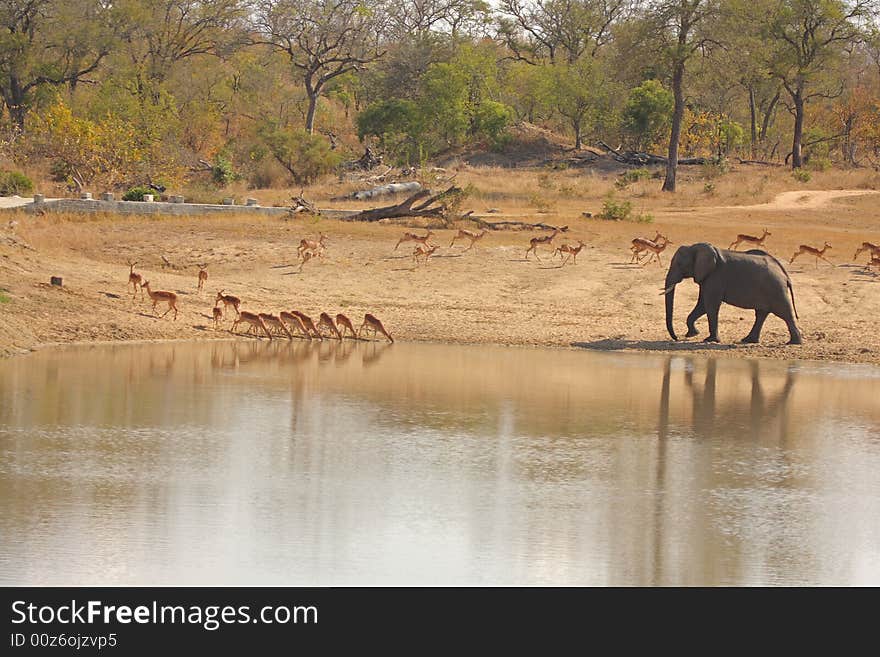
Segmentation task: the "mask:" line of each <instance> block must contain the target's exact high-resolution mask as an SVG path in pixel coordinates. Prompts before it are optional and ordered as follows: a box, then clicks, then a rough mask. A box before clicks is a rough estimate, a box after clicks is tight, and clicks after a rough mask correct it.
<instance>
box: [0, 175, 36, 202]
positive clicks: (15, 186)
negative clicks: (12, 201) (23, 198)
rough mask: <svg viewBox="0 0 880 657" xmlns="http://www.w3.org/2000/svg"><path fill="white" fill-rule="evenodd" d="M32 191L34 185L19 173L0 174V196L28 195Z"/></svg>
mask: <svg viewBox="0 0 880 657" xmlns="http://www.w3.org/2000/svg"><path fill="white" fill-rule="evenodd" d="M33 191H34V183H33V182H32V181H31V179H30V178H28V177H27V176H26V175H24V174H23V173H21V172H20V171H2V172H0V196H12V195H13V194H18V195H22V194H30V193H31V192H33Z"/></svg>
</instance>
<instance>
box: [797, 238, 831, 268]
mask: <svg viewBox="0 0 880 657" xmlns="http://www.w3.org/2000/svg"><path fill="white" fill-rule="evenodd" d="M830 248H832V247H831V245H830V244H829V243H828V242H825V246H823V247H822V248H821V249H817V248H816V247H815V246H809V245H807V244H801V245H800V246H799V247H798V250H797V251H795V252H794V255H793V256H791V260H789V261H788V264H791V263H793V262H794V259H795V258H797V257H798V256H799V255H801V254H803V253H809V254H810V255H812V256H816V267H818V266H819V258H822V260H824V261H825V262H827V263H828V264H829V265H831V266H832V267H833V266H834V263H833V262H831V261H830V260H829V259H828V258H826V257H825V252H826V251H827V250H828V249H830Z"/></svg>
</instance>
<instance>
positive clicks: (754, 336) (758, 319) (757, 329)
mask: <svg viewBox="0 0 880 657" xmlns="http://www.w3.org/2000/svg"><path fill="white" fill-rule="evenodd" d="M769 314H770V313H768V312H767V311H766V310H757V309H756V310H755V324H754V326H752V330H751V331H749V334H748V335H747V336H746V337H744V338H743V339H742V340H741V342H743V343H744V344H757V342H758V340H760V338H761V329H762V328H763V326H764V320H766V319H767V315H769Z"/></svg>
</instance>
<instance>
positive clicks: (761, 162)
mask: <svg viewBox="0 0 880 657" xmlns="http://www.w3.org/2000/svg"><path fill="white" fill-rule="evenodd" d="M736 159H737V161H738V162H739V163H740V164H757V165H760V166H765V167H781V166H783V165H782V164H781V163H779V162H767V161H765V160H743V159H742V158H739V157H738V158H736Z"/></svg>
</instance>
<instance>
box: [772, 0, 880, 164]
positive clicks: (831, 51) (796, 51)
mask: <svg viewBox="0 0 880 657" xmlns="http://www.w3.org/2000/svg"><path fill="white" fill-rule="evenodd" d="M770 10H771V13H770V15H769V19H768V16H767V13H766V12H764V13H762V15H761V17H760V19H758V17H756V23H757V24H758V25H761V26H762V31H761V34H763V35H764V36H765V37H766V38H769V39H771V40H772V44H773V45H772V48H771V54H770V61H769V67H770V73H771V75H772V76H773V77H774V78H776V79H778V80H779V81H781V82H782V86H783V88H784V89H785V91H786V93H787V94H788V96H789V98H790V99H791V105H790V111H791V113H792V114H793V115H794V131H793V135H792V147H791V166H792V168H793V169H797V168H800V167H801V166H803V152H802V150H803V135H804V119H805V116H806V104H807V102H809V100H810V99H812V98H832V97H835V96H839V95H840V94H841V93H842V91H843V87H842V86H841V85H840V84H839V82H835V83H833V84H830V85H829V84H827V83H826V84H822V82H821V77H822V75H823V74H824V73H826V72H827V71H828V70H829V68H830V67H831V66H832V64H833V63H834V61H835V59H838V58H839V57H840V56H841V55H842V54H843V53H844V51H845V49H846V48H847V47H849V46H851V45H852V44H854V43H857V42H859V41H860V40H862V39H863V38H864V37H865V26H866V23H867V21H868V19H869V17H870V16H871V15H872V14H873V13H874V12H876V11H877V4H876V0H828V1H826V2H806V1H805V0H772V2H771V4H770Z"/></svg>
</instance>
